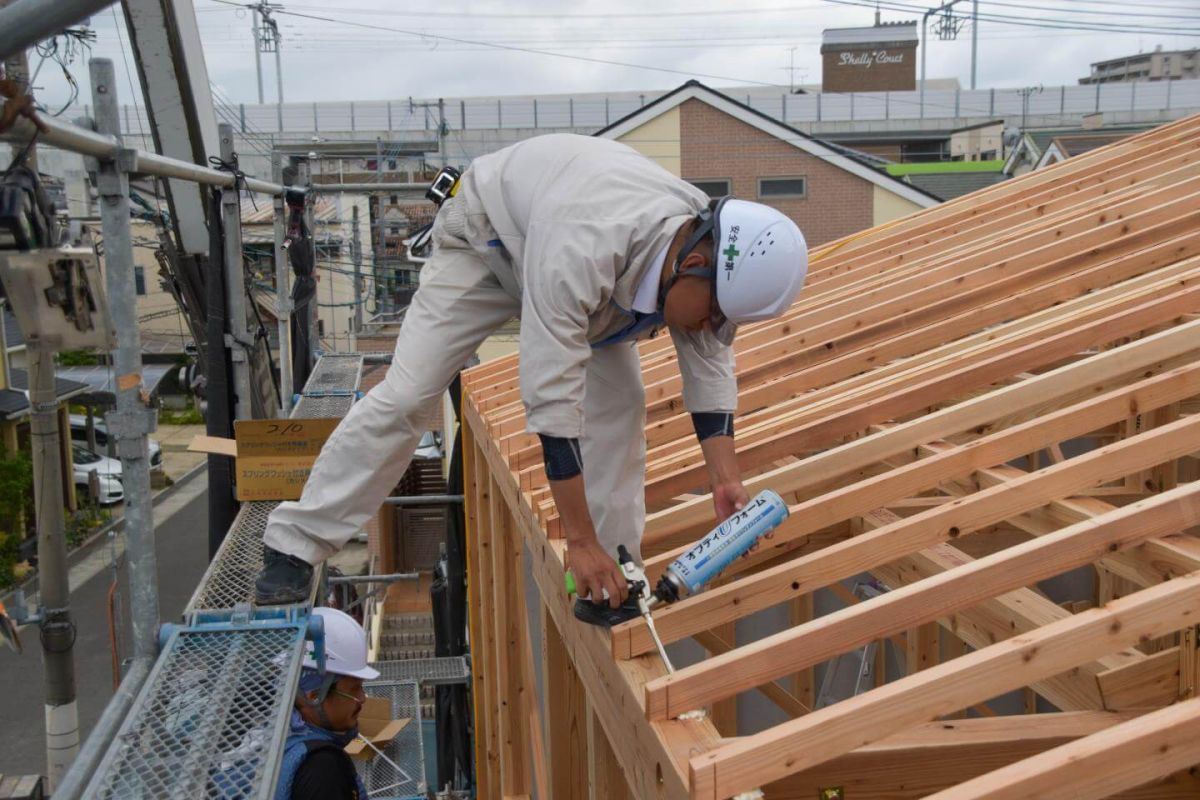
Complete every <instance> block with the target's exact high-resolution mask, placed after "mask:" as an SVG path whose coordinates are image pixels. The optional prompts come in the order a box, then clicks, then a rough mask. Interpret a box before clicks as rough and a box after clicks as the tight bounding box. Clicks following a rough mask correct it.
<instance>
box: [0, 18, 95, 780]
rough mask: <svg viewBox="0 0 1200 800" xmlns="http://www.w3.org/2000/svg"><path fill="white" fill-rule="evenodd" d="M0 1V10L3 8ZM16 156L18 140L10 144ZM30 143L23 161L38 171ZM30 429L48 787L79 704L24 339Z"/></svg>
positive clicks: (39, 402) (56, 483) (74, 739)
mask: <svg viewBox="0 0 1200 800" xmlns="http://www.w3.org/2000/svg"><path fill="white" fill-rule="evenodd" d="M9 4H10V3H9V0H0V8H2V7H4V6H7V5H9ZM4 74H5V77H7V78H8V79H9V80H12V81H15V82H16V84H17V86H18V88H19V89H20V90H22V91H23V92H24V93H29V92H30V87H29V62H28V60H27V59H26V56H25V50H24V49H21V50H18V51H17V52H16V53H14V54H13V55H12V56H10V57H9V58H8V59H6V60H5V61H4ZM12 147H13V156H14V157H16V156H18V155H19V154H20V152H21V151H22V150H24V149H25V147H24V145H19V144H16V143H14V144H13V146H12ZM36 150H37V148H36V147H34V146H30V147H29V151H28V153H26V155H25V163H26V164H27V165H28V166H29V168H30V169H32V170H33V171H34V173H36V172H37V152H36ZM29 410H30V415H29V433H30V440H31V441H30V444H31V447H32V449H33V497H34V509H35V511H34V513H35V514H36V519H37V545H38V587H39V590H40V593H41V597H40V603H39V604H40V606H41V607H42V608H43V609H44V610H43V612H42V616H41V620H40V621H39V629H40V630H39V638H40V640H41V643H42V683H43V686H44V689H45V699H44V701H43V703H44V706H43V707H44V712H45V722H46V778H47V780H48V781H49V784H50V789H51V791H53V789H54V787H55V786H57V785H58V783H59V781H61V780H62V777H63V776H64V775H66V774H67V770H68V769H69V768H70V766H71V762H72V761H74V760H75V756H76V755H78V754H79V709H78V705H77V703H76V698H75V623H74V622H72V621H71V587H70V583H69V581H68V574H69V572H70V567H69V566H68V564H67V539H66V534H65V532H64V524H63V477H62V475H63V464H62V444H61V442H60V440H59V431H58V392H57V390H56V385H55V377H54V350H53V345H51V344H49V343H47V342H44V341H41V340H40V339H39V338H37V337H34V339H33V340H32V341H30V342H29Z"/></svg>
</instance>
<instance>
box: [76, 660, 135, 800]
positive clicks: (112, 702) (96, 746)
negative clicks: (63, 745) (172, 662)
mask: <svg viewBox="0 0 1200 800" xmlns="http://www.w3.org/2000/svg"><path fill="white" fill-rule="evenodd" d="M153 666H154V661H153V659H149V658H139V659H135V660H134V662H133V664H132V665H130V667H129V671H128V672H126V673H125V679H124V680H122V681H121V685H120V686H118V687H117V691H116V692H115V693H114V694H113V696H112V697H110V698H109V700H108V704H107V705H106V706H104V713H103V714H101V715H100V719H99V720H97V721H96V725H95V727H93V728H92V730H91V731H90V732H89V733H88V736H87V739H86V740H85V741H84V743H83V747H82V748H80V750H79V755H77V756H76V757H75V761H74V762H73V763H72V764H71V769H70V770H69V771H68V772H67V774H66V775H64V776H63V779H62V782H61V783H60V784H59V785H58V787H57V788H56V789H55V790H54V800H79V798H80V797H82V796H83V792H84V790H85V789H86V788H87V786H88V784H89V783H90V782H91V780H92V775H94V774H95V772H96V767H98V766H100V760H101V759H102V758H104V754H105V753H106V752H107V751H108V747H109V745H110V744H112V740H113V738H114V737H115V736H116V735H117V731H119V730H120V729H121V725H122V723H124V722H125V716H126V715H127V714H128V713H129V709H130V708H131V707H132V706H133V701H134V699H135V698H137V696H138V692H140V691H141V689H142V684H144V683H145V682H146V677H147V676H148V675H149V674H150V669H151V668H152V667H153Z"/></svg>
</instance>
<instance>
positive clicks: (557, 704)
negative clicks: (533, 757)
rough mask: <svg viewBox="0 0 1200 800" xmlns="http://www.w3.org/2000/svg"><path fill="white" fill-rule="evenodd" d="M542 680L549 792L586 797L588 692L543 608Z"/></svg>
mask: <svg viewBox="0 0 1200 800" xmlns="http://www.w3.org/2000/svg"><path fill="white" fill-rule="evenodd" d="M542 681H543V683H544V685H545V697H546V719H547V720H548V722H549V723H550V727H549V730H547V732H546V744H547V747H548V750H549V758H547V762H548V766H549V767H550V796H551V797H552V798H554V800H560V798H561V800H589V795H588V786H587V783H588V727H589V726H588V709H587V696H586V694H585V693H584V689H583V683H582V682H581V681H580V680H579V673H578V672H576V671H575V664H574V663H573V662H572V661H571V654H570V653H568V652H567V648H566V646H565V645H564V644H563V640H562V636H560V635H559V632H558V628H557V627H556V626H555V624H554V619H553V617H551V616H550V614H549V613H548V612H547V611H546V609H545V608H544V607H543V609H542Z"/></svg>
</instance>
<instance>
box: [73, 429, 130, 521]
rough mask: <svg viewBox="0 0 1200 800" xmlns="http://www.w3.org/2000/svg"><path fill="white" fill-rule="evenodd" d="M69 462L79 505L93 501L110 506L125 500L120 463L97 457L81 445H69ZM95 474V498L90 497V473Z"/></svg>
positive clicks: (112, 459)
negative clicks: (72, 468)
mask: <svg viewBox="0 0 1200 800" xmlns="http://www.w3.org/2000/svg"><path fill="white" fill-rule="evenodd" d="M71 461H72V462H73V466H74V468H75V495H76V497H78V499H79V502H80V503H81V504H86V503H88V502H90V501H91V500H93V499H94V500H95V501H96V502H97V503H99V504H100V505H102V506H111V505H113V504H114V503H119V502H121V501H122V500H124V499H125V487H124V486H122V485H121V462H120V461H118V460H117V459H115V458H109V457H107V456H102V455H98V454H96V453H93V452H92V451H91V450H88V449H87V448H86V447H84V446H83V445H81V444H77V443H75V442H72V443H71ZM93 472H94V473H96V496H95V497H94V498H93V497H92V485H91V484H92V480H91V475H92V473H93Z"/></svg>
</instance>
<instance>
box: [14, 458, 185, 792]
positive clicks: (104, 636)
mask: <svg viewBox="0 0 1200 800" xmlns="http://www.w3.org/2000/svg"><path fill="white" fill-rule="evenodd" d="M207 486H208V476H207V474H205V473H203V472H202V473H201V474H198V475H196V476H194V477H193V478H192V479H190V480H189V481H188V482H187V483H186V485H183V486H180V487H179V488H178V490H177V491H175V492H174V493H172V494H171V495H170V496H168V497H165V498H163V500H162V501H161V502H160V503H158V504H157V505H156V506H155V508H154V522H155V530H156V532H157V548H156V551H157V556H158V592H159V608H160V613H159V618H160V619H162V620H175V619H178V617H179V615H180V613H181V612H182V611H183V608H184V606H185V605H186V604H187V601H188V599H189V598H190V597H191V594H192V592H193V590H194V589H195V588H196V584H197V582H198V581H199V579H200V576H201V575H202V574H203V573H204V569H205V567H206V566H207V563H208V560H207V553H208V507H207ZM110 563H111V548H110V546H109V545H108V544H107V543H103V544H101V545H100V546H98V547H94V548H92V549H91V551H90V552H88V553H87V554H86V555H85V556H83V557H82V558H72V560H71V578H70V580H71V614H72V616H73V618H74V620H75V623H76V625H77V626H78V635H77V639H76V642H75V682H76V689H77V696H78V700H79V725H80V741H81V742H82V741H83V740H84V739H85V738H86V737H87V733H88V731H89V730H91V727H92V725H94V724H95V722H96V720H97V719H98V718H99V717H100V714H101V713H102V712H103V710H104V706H105V705H106V704H107V703H108V699H109V697H110V696H111V694H112V655H111V650H110V647H109V630H108V615H107V608H108V590H109V586H110V584H111V582H112V568H111V566H110ZM125 628H126V630H127V629H128V626H127V622H126V625H125ZM21 642H22V644H23V645H24V648H25V651H24V653H23V654H22V655H17V654H16V653H15V652H13V651H12V650H11V649H8V648H4V649H0V685H3V686H4V687H5V692H4V700H3V701H0V773H4V774H10V775H22V774H43V773H44V772H45V764H46V752H45V738H44V737H45V726H44V721H43V713H44V712H43V693H42V658H41V652H40V647H39V645H38V638H37V631H36V629H34V628H32V627H26V628H24V629H22V631H21ZM131 647H132V645H131V644H129V643H128V635H125V636H123V637H122V648H123V650H122V656H123V657H128V656H129V655H131Z"/></svg>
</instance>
